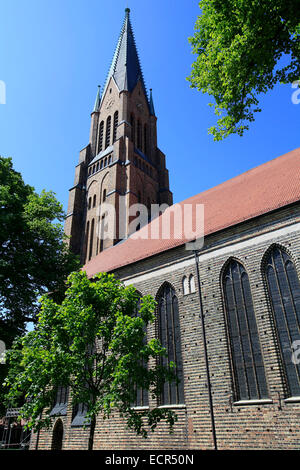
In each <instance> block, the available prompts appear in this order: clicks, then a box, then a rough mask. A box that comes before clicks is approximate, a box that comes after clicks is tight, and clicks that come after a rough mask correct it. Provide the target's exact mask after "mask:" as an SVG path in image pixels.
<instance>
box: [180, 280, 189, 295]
mask: <svg viewBox="0 0 300 470" xmlns="http://www.w3.org/2000/svg"><path fill="white" fill-rule="evenodd" d="M182 290H183V295H187V294H189V281H188V278H187V277H186V276H184V277H183V279H182Z"/></svg>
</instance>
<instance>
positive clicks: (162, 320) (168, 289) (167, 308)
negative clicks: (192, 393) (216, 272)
mask: <svg viewBox="0 0 300 470" xmlns="http://www.w3.org/2000/svg"><path fill="white" fill-rule="evenodd" d="M157 300H158V337H159V339H160V341H161V343H162V345H163V347H164V348H166V350H167V354H168V357H167V358H163V359H162V360H161V361H162V365H164V366H166V365H167V363H170V361H173V362H174V363H175V364H176V374H177V378H178V380H179V383H175V382H173V383H168V382H167V383H165V384H164V387H163V392H162V396H161V403H160V404H161V405H176V404H182V403H184V393H183V385H184V384H183V365H182V352H181V337H180V323H179V309H178V300H177V296H176V293H175V290H174V289H173V287H172V286H171V285H170V284H164V285H163V287H162V288H161V290H160V292H159V294H158V297H157Z"/></svg>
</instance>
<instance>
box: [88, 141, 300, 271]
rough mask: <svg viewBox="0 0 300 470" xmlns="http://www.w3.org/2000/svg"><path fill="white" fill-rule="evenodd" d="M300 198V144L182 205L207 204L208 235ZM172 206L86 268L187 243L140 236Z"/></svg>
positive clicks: (109, 266) (108, 267)
mask: <svg viewBox="0 0 300 470" xmlns="http://www.w3.org/2000/svg"><path fill="white" fill-rule="evenodd" d="M299 200H300V148H298V149H296V150H293V151H292V152H289V153H287V154H285V155H282V156H281V157H278V158H276V159H274V160H271V161H270V162H268V163H265V164H263V165H261V166H258V167H256V168H254V169H252V170H249V171H247V172H246V173H243V174H241V175H239V176H237V177H235V178H233V179H231V180H228V181H226V182H225V183H222V184H220V185H218V186H216V187H214V188H212V189H209V190H207V191H204V192H203V193H200V194H197V195H196V196H193V197H191V198H189V199H186V200H185V201H183V202H181V203H179V205H180V206H181V207H182V206H183V205H184V204H192V205H193V206H195V205H196V204H204V210H205V219H204V235H205V236H207V235H209V234H212V233H215V232H218V231H219V230H222V229H225V228H228V227H232V226H234V225H236V224H239V223H241V222H244V221H246V220H249V219H252V218H253V217H257V216H259V215H262V214H266V213H267V212H270V211H272V210H275V209H278V208H280V207H284V206H286V205H288V204H291V203H293V202H297V201H299ZM172 207H173V208H174V206H172ZM170 209H171V208H170ZM170 209H167V211H165V212H164V213H163V214H162V215H161V216H160V217H159V218H158V219H156V220H154V221H152V222H150V224H149V225H147V226H145V227H143V228H142V229H141V230H140V231H139V232H136V233H135V234H134V235H132V236H131V237H130V238H128V240H126V241H124V242H123V243H120V244H118V245H116V246H114V247H112V248H109V249H107V250H105V251H103V252H102V253H100V254H99V255H98V256H96V257H95V258H93V259H92V260H91V261H90V262H89V263H87V264H86V265H85V266H84V267H83V270H85V271H86V272H87V274H88V276H89V277H93V276H94V275H96V274H97V273H99V272H101V271H102V272H109V271H113V270H115V269H117V268H120V267H122V266H126V265H128V264H132V263H134V262H136V261H138V260H142V259H145V258H148V257H150V256H153V255H155V254H157V253H161V252H163V251H166V250H168V249H171V248H174V247H176V246H179V245H182V244H184V243H185V242H186V241H188V240H187V238H185V237H184V236H183V237H180V238H177V239H176V238H174V236H172V233H171V237H170V238H169V239H167V240H164V239H162V238H161V237H160V238H159V239H157V240H151V239H147V240H145V239H139V238H138V237H139V236H144V235H145V234H147V233H148V231H149V229H151V227H152V226H153V224H154V223H163V222H164V220H166V218H167V217H168V214H169V212H170ZM176 227H177V226H176ZM173 230H174V227H173ZM173 230H171V232H173ZM194 238H195V237H194Z"/></svg>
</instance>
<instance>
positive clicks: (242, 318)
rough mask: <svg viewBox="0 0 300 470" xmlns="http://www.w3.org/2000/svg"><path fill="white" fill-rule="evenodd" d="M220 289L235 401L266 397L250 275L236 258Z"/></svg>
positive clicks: (229, 267)
mask: <svg viewBox="0 0 300 470" xmlns="http://www.w3.org/2000/svg"><path fill="white" fill-rule="evenodd" d="M223 292H224V299H225V313H226V325H227V333H228V339H229V344H230V351H231V363H232V375H233V378H234V386H235V390H234V392H235V400H236V401H239V400H257V399H265V398H268V390H267V382H266V377H265V368H264V363H263V357H262V352H261V346H260V341H259V336H258V330H257V324H256V318H255V312H254V307H253V301H252V294H251V290H250V283H249V278H248V274H247V272H246V270H245V268H244V267H243V266H242V265H241V264H240V263H239V262H237V261H235V260H232V261H231V262H230V263H229V265H228V266H227V268H226V270H225V271H224V273H223Z"/></svg>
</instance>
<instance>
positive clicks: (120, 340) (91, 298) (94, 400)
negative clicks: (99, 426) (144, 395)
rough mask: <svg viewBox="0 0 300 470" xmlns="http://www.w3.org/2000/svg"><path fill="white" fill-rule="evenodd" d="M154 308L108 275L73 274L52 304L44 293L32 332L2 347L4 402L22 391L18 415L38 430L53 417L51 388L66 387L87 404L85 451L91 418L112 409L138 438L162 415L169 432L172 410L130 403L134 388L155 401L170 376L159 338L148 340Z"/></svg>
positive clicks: (14, 401) (151, 302)
mask: <svg viewBox="0 0 300 470" xmlns="http://www.w3.org/2000/svg"><path fill="white" fill-rule="evenodd" d="M154 311H155V301H154V300H153V298H152V297H151V296H146V297H143V298H142V299H139V295H138V293H137V291H136V290H135V288H134V287H125V286H124V285H123V284H122V283H121V282H120V281H118V280H117V279H116V278H115V277H114V275H112V274H105V273H102V274H99V275H98V276H96V278H95V279H94V280H93V281H90V280H89V279H88V278H87V276H86V274H85V273H83V272H79V273H73V274H71V275H70V276H69V279H68V289H67V291H66V295H65V298H64V300H63V301H62V302H61V303H60V304H58V303H56V302H54V300H53V299H51V298H50V297H49V296H44V297H43V298H42V300H41V309H40V313H39V314H38V323H37V326H36V328H35V330H34V331H33V332H30V333H28V334H27V335H26V336H25V337H24V338H22V339H21V340H19V341H18V342H17V343H16V344H15V345H14V347H13V348H12V349H11V350H10V351H9V352H8V354H7V357H8V364H9V374H8V378H7V381H6V387H7V395H6V403H7V404H8V403H9V404H10V406H13V405H14V404H17V403H18V400H19V399H20V397H23V395H25V404H24V405H23V407H22V408H21V416H22V417H23V418H24V419H26V420H27V421H28V426H29V427H30V428H31V429H34V430H35V431H37V430H38V429H41V428H42V427H49V426H50V424H51V422H52V420H53V416H51V415H50V412H51V409H52V407H53V401H54V397H55V393H56V390H57V387H58V386H64V387H69V392H70V393H69V396H70V395H71V400H72V406H74V405H75V404H79V403H83V404H86V405H87V409H88V413H87V417H86V418H87V419H90V437H89V449H90V450H91V449H92V448H93V441H94V431H95V426H96V419H97V416H99V414H100V415H101V416H103V418H104V419H106V418H109V416H110V414H111V412H112V411H113V410H115V411H118V412H119V413H120V415H121V416H122V417H123V418H124V419H125V421H126V423H127V426H128V427H129V428H131V429H133V430H134V431H135V432H136V433H137V434H138V435H142V436H143V437H147V434H148V429H151V430H152V431H154V429H155V427H156V426H157V424H158V423H159V422H160V421H161V420H164V419H165V420H166V421H167V423H169V426H170V431H172V426H173V424H174V422H175V421H176V415H175V414H174V412H172V411H171V410H169V409H163V408H158V407H157V408H154V409H147V410H142V411H141V410H139V411H138V410H136V409H135V408H134V407H133V403H134V402H135V399H136V390H137V388H142V389H144V390H149V393H151V396H152V397H153V398H158V397H159V396H160V393H161V390H162V387H163V384H164V383H165V381H170V382H172V381H174V380H176V374H175V365H174V364H173V363H170V364H169V366H168V367H163V366H162V365H161V361H160V359H161V358H162V357H163V356H165V355H166V351H165V349H164V348H162V346H161V343H160V342H159V341H158V340H157V339H151V340H150V341H148V342H147V339H146V333H145V329H146V327H147V325H149V324H150V323H153V322H154V319H155V315H154Z"/></svg>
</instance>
